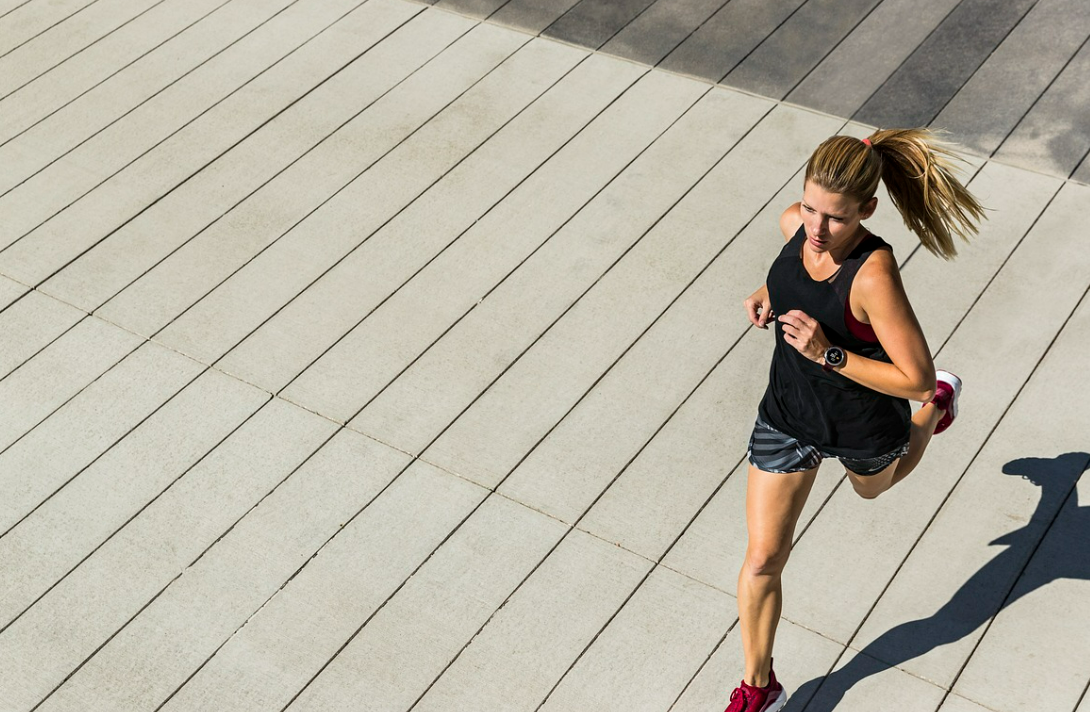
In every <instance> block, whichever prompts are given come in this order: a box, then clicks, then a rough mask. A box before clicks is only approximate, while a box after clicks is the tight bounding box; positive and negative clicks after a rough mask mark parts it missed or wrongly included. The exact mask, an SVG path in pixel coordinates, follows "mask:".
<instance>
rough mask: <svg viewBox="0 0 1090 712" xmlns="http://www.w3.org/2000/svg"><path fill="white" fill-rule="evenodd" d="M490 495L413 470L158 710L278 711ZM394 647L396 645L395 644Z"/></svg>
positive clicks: (419, 466)
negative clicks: (212, 707) (215, 707)
mask: <svg viewBox="0 0 1090 712" xmlns="http://www.w3.org/2000/svg"><path fill="white" fill-rule="evenodd" d="M487 494H488V493H487V492H486V491H485V490H483V489H481V488H479V487H477V486H476V485H473V484H470V483H469V482H466V481H465V480H462V479H459V478H457V477H453V476H451V475H448V474H446V473H443V472H441V471H440V470H437V469H435V468H432V467H430V466H428V465H426V464H423V463H419V462H417V463H414V464H413V465H412V466H411V467H410V468H409V469H408V470H406V471H405V473H404V474H402V475H401V476H400V477H398V478H397V479H396V480H394V482H393V484H392V485H391V486H390V487H389V489H387V490H386V491H385V492H384V493H383V494H382V495H381V496H380V497H379V498H378V499H376V500H375V501H374V502H373V503H372V504H371V505H370V506H369V507H368V508H367V509H366V510H364V512H363V514H361V515H360V516H359V517H357V518H356V519H354V520H353V521H352V522H350V523H348V524H346V526H345V527H344V528H343V529H341V531H340V533H339V534H338V535H337V536H336V537H334V539H333V540H332V541H330V542H329V544H327V545H326V546H325V547H323V549H322V551H321V553H320V554H319V555H318V556H317V557H316V558H314V559H312V560H311V561H310V562H309V563H308V564H307V566H305V567H304V568H303V569H302V571H300V572H299V574H298V575H296V576H295V577H294V578H292V579H291V581H290V582H288V583H287V584H286V585H285V586H284V587H283V588H282V589H281V590H280V591H279V592H278V593H277V594H276V595H275V596H274V597H273V598H272V599H271V600H270V601H269V602H268V603H267V604H265V605H264V606H263V607H262V608H261V610H260V611H258V612H256V613H255V614H254V615H253V616H252V617H251V618H250V619H249V620H248V621H247V623H246V625H245V626H244V627H243V628H242V629H241V630H239V631H238V632H237V633H235V634H234V635H233V636H232V637H231V639H230V640H228V641H227V642H226V643H225V644H224V645H223V646H222V647H221V648H219V649H218V650H217V651H216V654H215V655H214V656H213V657H212V658H211V659H210V660H209V661H208V662H207V663H206V664H205V665H204V666H203V667H201V669H200V670H199V671H198V672H197V673H196V674H195V675H194V676H193V677H192V678H191V679H190V680H188V681H187V682H186V684H185V685H184V686H183V687H182V688H181V689H180V690H178V692H177V693H176V694H175V695H174V696H173V697H171V698H170V700H169V701H167V703H166V704H165V705H163V707H162V709H163V710H165V711H169V712H178V711H179V710H205V709H208V706H209V705H218V704H223V705H226V706H227V707H228V708H230V709H232V710H238V711H239V712H243V711H244V710H255V711H256V710H268V709H271V708H274V707H275V708H283V707H284V706H286V705H287V704H288V703H290V702H291V701H292V699H293V698H294V697H295V696H296V695H297V693H298V692H299V691H300V690H302V689H303V688H304V687H305V686H306V685H307V684H308V683H309V682H310V681H311V680H312V679H313V678H314V677H315V675H317V674H318V673H319V672H320V671H321V670H322V669H323V668H325V667H326V665H327V663H329V661H330V660H331V659H333V658H334V656H335V655H336V654H337V653H338V651H340V650H341V648H342V647H343V646H344V645H345V643H346V642H348V641H349V640H350V639H351V638H352V636H353V634H354V633H355V632H356V631H358V630H359V629H360V627H361V626H363V625H364V624H365V623H366V622H367V621H368V620H371V619H372V618H373V616H374V615H375V613H376V611H379V610H381V609H382V608H383V606H384V605H386V604H387V603H386V602H387V601H388V600H390V597H391V596H393V595H394V594H395V593H397V592H398V591H399V590H403V589H402V587H403V585H404V584H405V581H406V580H407V579H409V577H410V576H412V574H413V573H414V572H415V571H417V570H418V569H419V568H420V566H421V564H422V563H423V562H424V561H426V560H427V559H428V557H429V556H431V554H432V553H433V552H434V551H435V549H436V548H437V547H438V546H439V545H440V544H442V543H443V541H444V540H446V539H447V537H448V536H449V535H450V533H451V531H453V530H454V529H456V528H457V527H458V525H459V524H460V523H461V522H462V521H463V520H464V519H465V518H466V517H467V516H468V515H469V514H470V513H471V512H472V511H473V510H474V509H475V508H476V507H477V505H479V504H480V503H481V502H482V501H483V500H484V499H485V497H486V496H487ZM391 642H394V641H391Z"/></svg>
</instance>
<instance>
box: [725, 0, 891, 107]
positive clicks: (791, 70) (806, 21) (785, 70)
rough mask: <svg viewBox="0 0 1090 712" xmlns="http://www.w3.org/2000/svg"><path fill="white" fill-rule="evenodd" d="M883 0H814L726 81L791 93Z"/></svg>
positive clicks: (773, 92) (774, 94)
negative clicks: (830, 49)
mask: <svg viewBox="0 0 1090 712" xmlns="http://www.w3.org/2000/svg"><path fill="white" fill-rule="evenodd" d="M880 1H881V0H809V1H808V2H806V3H804V4H803V5H802V6H801V7H800V8H799V9H798V12H795V13H794V14H792V15H791V16H790V17H789V18H787V19H786V20H785V21H784V22H783V24H782V25H780V26H779V27H777V28H776V30H775V31H774V32H773V33H772V34H770V35H769V36H768V37H766V38H765V39H764V40H763V41H762V42H761V44H760V45H758V46H757V47H756V48H755V49H754V50H753V52H752V53H751V54H749V55H748V56H747V57H746V58H745V59H744V60H742V62H741V63H740V64H739V65H738V66H737V67H735V68H734V69H733V70H732V71H731V72H730V74H728V75H726V76H725V77H723V79H722V80H721V81H722V83H723V84H726V85H727V86H732V87H738V88H740V89H745V90H746V91H751V92H754V93H756V94H761V95H763V96H770V97H774V98H776V99H781V98H783V97H785V96H787V95H788V94H789V93H790V91H791V90H792V89H793V88H795V86H797V85H798V83H799V82H801V81H802V80H803V78H804V77H806V75H808V74H809V73H810V72H811V71H812V70H813V68H814V67H816V66H817V65H818V64H819V63H820V62H821V60H822V59H824V58H825V55H827V54H828V53H829V48H830V47H832V46H835V45H837V44H838V43H839V42H840V41H841V40H842V39H843V38H844V37H846V36H847V35H848V33H850V32H851V31H852V30H853V29H855V27H856V26H857V25H858V24H859V23H860V22H862V21H863V19H864V18H866V17H867V15H868V14H869V13H870V12H871V11H872V10H873V9H874V8H875V6H876V5H878V3H879V2H880ZM837 113H838V114H839V113H841V112H837ZM868 123H873V122H868Z"/></svg>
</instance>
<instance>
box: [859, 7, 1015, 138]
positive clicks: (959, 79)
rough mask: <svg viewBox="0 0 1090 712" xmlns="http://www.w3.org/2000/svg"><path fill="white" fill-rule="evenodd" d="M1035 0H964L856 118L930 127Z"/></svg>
mask: <svg viewBox="0 0 1090 712" xmlns="http://www.w3.org/2000/svg"><path fill="white" fill-rule="evenodd" d="M1035 2H1036V0H1010V1H1009V2H1008V1H1004V2H996V0H964V1H963V2H962V3H960V4H959V5H958V6H957V7H956V8H955V9H954V10H953V11H952V12H951V13H950V14H949V15H948V16H947V17H946V19H945V20H943V22H942V23H941V24H940V25H939V26H938V27H937V28H935V31H934V32H932V33H931V35H930V36H929V37H928V38H927V40H925V41H924V42H923V44H921V45H920V46H919V47H918V48H916V51H915V52H913V53H912V56H910V57H909V58H908V59H907V60H905V63H904V64H902V65H901V67H900V68H899V69H898V70H897V71H896V72H895V73H894V74H893V75H892V76H891V77H890V78H889V79H888V80H887V81H886V83H885V84H883V85H882V87H881V88H880V89H878V91H876V92H875V93H874V94H873V95H871V97H870V98H869V99H867V101H866V103H865V104H863V106H862V107H861V108H860V109H859V111H857V112H856V113H855V114H854V116H853V117H852V118H854V119H857V120H859V121H862V122H864V123H868V124H871V125H873V126H879V127H882V128H900V127H912V126H927V125H928V124H930V123H931V122H932V120H934V118H935V117H936V116H937V115H938V114H939V112H940V111H941V110H942V108H943V107H944V106H945V105H946V103H947V102H948V101H950V99H951V98H953V96H954V95H955V94H957V92H958V90H960V89H961V87H962V86H963V85H964V84H965V82H966V81H968V80H969V77H970V76H972V74H973V72H975V71H976V70H977V69H978V68H979V67H980V65H981V64H983V63H984V61H985V60H986V59H987V58H988V57H989V56H990V55H991V54H992V52H993V51H994V50H995V48H996V47H997V46H999V44H1000V43H1001V42H1002V41H1003V40H1004V39H1005V38H1006V37H1007V34H1008V33H1009V32H1010V31H1011V30H1012V29H1013V28H1014V26H1015V25H1016V24H1018V22H1019V21H1020V20H1021V19H1022V16H1023V15H1025V14H1026V12H1027V11H1028V10H1029V9H1030V8H1031V7H1032V6H1033V5H1034V4H1035Z"/></svg>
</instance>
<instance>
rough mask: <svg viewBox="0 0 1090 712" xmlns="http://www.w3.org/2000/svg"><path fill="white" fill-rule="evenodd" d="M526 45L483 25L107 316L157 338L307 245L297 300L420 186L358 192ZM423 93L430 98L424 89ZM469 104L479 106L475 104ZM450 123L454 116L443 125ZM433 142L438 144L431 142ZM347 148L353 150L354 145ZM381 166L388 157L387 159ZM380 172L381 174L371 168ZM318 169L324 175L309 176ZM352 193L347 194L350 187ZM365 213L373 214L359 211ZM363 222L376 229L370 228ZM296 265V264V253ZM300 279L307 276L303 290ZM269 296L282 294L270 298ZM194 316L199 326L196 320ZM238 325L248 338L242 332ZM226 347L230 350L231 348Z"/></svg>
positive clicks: (429, 175)
mask: <svg viewBox="0 0 1090 712" xmlns="http://www.w3.org/2000/svg"><path fill="white" fill-rule="evenodd" d="M524 42H525V38H524V37H521V36H517V35H515V34H514V33H511V32H509V31H507V30H501V29H497V28H492V27H490V26H487V25H481V26H479V27H478V28H477V29H475V30H474V31H473V32H470V33H469V34H467V35H465V36H464V37H462V38H461V39H460V40H459V41H458V42H456V43H455V44H454V46H453V47H452V48H451V50H450V54H449V55H448V56H447V61H444V62H441V63H435V64H431V65H428V67H426V70H427V69H431V71H424V72H417V73H416V74H413V75H412V78H411V83H410V82H405V83H403V84H401V85H400V87H399V88H400V89H401V90H402V91H400V92H391V93H389V94H387V95H385V96H384V97H383V98H382V100H381V101H380V102H378V103H377V104H376V105H375V107H372V110H378V109H380V108H381V110H380V111H376V115H375V116H374V118H373V119H368V118H367V116H369V115H370V114H371V111H369V112H368V114H366V115H364V118H363V120H362V121H360V122H359V123H358V124H356V123H355V122H354V123H353V124H350V126H351V127H352V128H351V130H349V131H347V132H346V133H345V134H344V135H343V137H340V136H338V138H339V139H340V140H338V141H336V142H335V143H333V142H331V143H329V144H327V145H323V146H322V150H321V151H320V152H319V153H313V152H312V153H310V154H307V160H305V161H303V162H300V163H298V164H296V166H295V170H294V171H288V172H285V173H282V174H280V175H279V176H277V179H276V180H274V181H273V182H272V183H270V184H269V185H267V186H265V187H264V188H263V190H262V191H261V192H259V193H258V194H257V195H256V196H255V197H254V198H252V199H250V200H248V201H247V202H246V203H243V206H242V209H241V210H239V209H236V210H233V211H232V212H231V213H229V214H228V216H227V219H226V220H223V221H220V222H218V223H217V224H216V225H215V228H214V231H212V232H206V233H204V234H202V235H200V236H199V239H198V240H195V241H193V242H190V243H189V244H187V245H186V247H185V248H184V249H183V250H181V251H179V252H177V253H175V254H173V255H171V257H170V258H169V259H167V260H165V261H163V262H162V263H160V264H158V265H156V267H155V268H154V269H152V270H151V271H149V272H148V273H147V274H146V275H144V276H143V277H141V278H140V280H138V281H137V282H135V283H134V284H133V285H132V286H130V287H128V288H127V289H126V290H125V291H123V292H121V293H120V294H119V295H118V296H117V297H115V298H114V299H113V300H111V301H110V302H108V303H107V304H106V305H105V306H104V307H103V308H102V311H103V312H104V313H108V314H111V315H113V317H112V318H114V319H117V320H119V321H121V322H122V323H126V324H128V325H130V326H131V327H132V328H134V329H136V330H138V331H140V332H143V333H148V334H152V333H156V332H158V331H159V330H160V329H162V328H163V327H165V326H167V325H168V324H170V322H171V321H172V320H173V319H174V318H175V317H177V316H178V315H179V314H181V313H183V312H186V311H187V309H189V308H190V307H191V306H192V305H193V304H195V303H197V302H198V301H200V300H201V299H202V298H203V297H205V295H207V294H209V293H212V294H214V295H215V299H213V300H212V301H211V302H209V304H215V305H219V304H222V303H223V301H222V300H223V299H224V298H226V295H228V294H233V292H232V291H231V290H233V289H235V288H236V287H235V285H236V284H240V283H241V282H242V281H243V280H246V279H252V278H250V277H248V275H250V274H252V273H254V272H255V270H257V269H258V268H259V267H261V266H262V265H264V264H266V263H271V264H274V265H275V264H277V262H275V260H281V261H282V260H283V259H284V257H285V255H288V253H289V252H290V249H291V248H292V247H293V246H294V245H301V247H296V248H295V249H304V250H314V251H315V252H316V254H313V255H312V256H311V258H310V261H311V263H312V265H311V267H310V269H309V270H307V271H306V272H304V273H302V274H300V275H297V276H296V279H295V280H294V281H293V282H291V283H289V284H291V285H297V286H296V287H295V288H294V289H292V290H291V293H290V294H288V296H287V297H286V298H287V299H290V298H291V297H292V296H295V294H297V293H298V292H299V291H301V290H302V289H303V288H304V287H305V286H306V285H307V284H308V283H309V282H310V281H312V280H313V279H314V278H315V277H317V276H319V275H320V274H321V273H322V271H323V269H325V268H327V267H328V266H329V264H330V263H333V262H336V260H337V259H338V258H339V257H341V256H343V254H344V253H346V252H348V251H350V250H351V249H352V248H353V247H355V246H357V245H358V244H359V243H360V242H361V241H363V240H364V239H366V238H367V237H368V236H369V235H370V233H371V232H372V231H373V230H375V229H377V228H378V227H379V226H381V225H382V224H383V223H384V222H385V221H386V220H388V219H389V218H390V217H391V216H392V214H394V213H396V212H397V210H398V208H400V207H403V205H404V203H403V202H402V201H404V200H405V199H406V198H408V199H411V198H412V197H415V194H413V193H409V194H408V195H406V191H411V190H412V188H413V187H415V186H416V184H415V183H410V184H409V185H407V186H405V187H404V188H403V189H402V191H401V192H396V191H395V192H393V194H392V195H389V197H388V198H387V201H386V203H379V202H375V203H372V202H371V201H366V202H362V203H361V201H360V200H359V197H360V196H361V195H364V194H368V191H372V190H376V189H377V188H376V186H377V185H380V184H381V183H382V181H384V180H389V179H390V178H391V173H392V172H393V171H394V170H395V168H397V167H399V165H400V164H398V162H397V160H396V157H398V156H403V155H406V153H407V152H408V151H409V150H411V148H412V146H414V145H421V143H420V142H421V141H422V140H424V138H426V137H428V135H429V134H433V133H434V131H430V132H428V133H426V134H424V135H423V137H421V135H420V134H419V133H418V132H419V130H420V127H421V126H422V125H426V124H427V122H428V121H430V120H431V119H432V118H433V117H434V116H435V115H436V114H437V113H439V112H442V111H443V110H444V109H445V108H446V107H447V105H448V104H449V103H450V102H452V101H455V100H456V99H457V98H459V97H460V96H461V95H462V94H463V93H464V92H466V91H467V90H469V89H470V88H472V87H473V86H475V85H476V84H477V82H479V81H480V80H481V78H482V76H484V75H487V74H488V73H489V72H490V71H492V70H493V69H494V68H495V67H496V66H497V65H499V64H500V63H501V62H503V61H504V60H505V59H506V58H508V57H509V56H510V55H511V53H513V52H515V51H516V50H517V49H518V47H520V46H521V45H522V44H523V43H524ZM425 87H427V88H428V89H430V90H431V91H425V90H424V88H425ZM477 94H478V95H479V94H480V92H478V93H477ZM466 106H468V107H472V106H473V104H471V103H470V104H466ZM478 110H480V107H478ZM448 116H453V117H455V118H457V117H458V116H460V113H459V111H458V110H451V111H450V112H449V114H448ZM449 121H450V119H449V118H448V119H446V120H445V121H444V123H445V122H449ZM440 125H441V124H440ZM414 135H415V136H417V137H418V138H417V139H416V141H415V142H414V143H413V144H410V145H409V147H408V148H405V149H402V150H401V152H400V153H396V154H395V153H392V152H393V151H396V150H397V149H398V147H399V146H401V145H402V143H403V142H404V141H405V140H406V138H407V137H409V136H414ZM431 138H432V140H434V136H432V137H431ZM346 144H348V145H351V144H354V145H353V146H352V148H349V147H348V145H346ZM338 147H344V149H347V150H343V151H342V154H343V156H344V158H345V159H346V160H343V161H338V166H339V169H338V170H336V171H335V172H333V173H332V174H331V173H330V171H329V170H328V168H325V167H324V165H323V164H325V163H328V162H329V161H330V160H332V158H333V156H335V155H337V154H336V153H334V152H333V151H334V150H335V149H336V148H338ZM462 155H464V154H461V153H459V154H458V155H457V156H456V157H454V158H450V157H447V156H446V155H445V154H441V155H438V156H436V157H435V158H434V160H435V161H437V162H439V161H441V160H443V159H444V158H445V159H446V160H447V161H449V162H453V161H456V160H457V159H458V158H461V157H462ZM390 156H395V158H390ZM383 159H386V160H385V161H384V162H383ZM449 162H448V163H446V164H445V165H440V166H437V167H432V168H431V170H428V171H426V172H425V173H424V174H423V175H421V174H420V173H415V174H412V173H411V174H410V175H409V176H404V177H403V178H402V180H403V181H408V180H409V179H410V178H411V177H415V178H416V181H417V183H423V186H420V188H419V190H423V189H424V188H426V187H427V185H428V184H429V183H430V182H431V181H433V180H435V179H436V178H437V177H439V175H441V174H442V172H443V167H447V168H449V165H450V164H449ZM376 167H377V170H373V169H375V168H376ZM312 172H313V173H317V174H318V175H317V176H314V177H313V178H311V175H310V174H312ZM436 172H438V175H436ZM322 174H325V176H327V178H326V179H325V180H322V179H321V178H318V176H321V175H322ZM308 178H309V179H310V180H307V179H308ZM300 180H303V181H305V182H306V183H307V184H308V186H309V189H308V190H306V191H301V190H299V187H298V186H299V181H300ZM346 186H350V187H348V188H347V189H346ZM367 210H370V211H371V212H370V213H368V212H362V211H367ZM365 219H367V220H369V222H363V221H364V220H365ZM346 225H352V226H353V228H352V229H346ZM365 228H366V229H365ZM285 235H286V237H285ZM316 236H321V238H326V239H328V238H334V237H335V238H336V239H335V240H332V239H331V240H329V244H326V245H324V246H321V245H309V244H307V243H308V242H313V241H315V240H318V239H320V238H319V237H316ZM278 242H282V244H280V246H279V247H277V248H276V249H275V250H273V251H272V252H271V253H269V252H266V250H267V248H268V247H269V246H270V245H271V244H277V243H278ZM256 255H263V256H262V257H261V259H260V261H258V262H256V264H253V266H250V263H251V261H252V260H253V259H254V258H255V256H256ZM290 259H292V260H294V259H296V258H295V256H294V255H291V256H290ZM244 267H245V268H247V269H245V270H243V271H242V272H241V274H240V275H239V276H237V277H236V278H235V279H234V280H233V281H230V282H227V284H228V286H226V287H223V288H222V289H220V290H219V291H218V292H217V291H216V290H217V285H219V284H221V283H222V282H224V281H225V280H228V279H229V278H231V277H232V276H233V275H234V273H235V272H236V271H238V270H240V268H244ZM300 277H306V279H305V280H302V283H301V284H299V282H300V281H301V280H300ZM272 296H275V295H269V297H272ZM149 298H151V299H153V300H154V304H155V307H154V308H149V307H148V304H147V302H148V300H149ZM250 301H251V302H253V303H252V304H251V305H250V307H249V308H250V310H251V311H252V310H254V309H259V308H260V307H261V306H262V304H263V302H262V301H258V299H257V295H255V296H254V298H252V299H251V300H250ZM276 306H280V305H276ZM208 308H209V305H204V306H201V307H200V309H201V310H206V309H208ZM275 308H276V307H272V308H271V309H270V310H269V311H275ZM260 316H261V318H259V319H258V321H257V322H256V323H252V324H249V326H248V328H246V327H247V324H246V323H243V324H241V325H239V326H236V327H235V329H234V333H235V334H237V336H236V338H235V340H236V341H237V340H241V338H243V337H244V336H246V335H247V334H248V332H249V331H250V330H252V329H253V328H254V327H256V326H258V325H260V323H261V321H262V320H263V318H265V317H267V316H269V312H266V313H264V314H261V315H260ZM187 318H188V319H190V320H192V319H193V318H195V317H194V316H187ZM244 318H248V319H249V320H250V321H252V320H253V318H254V317H253V316H250V315H249V313H248V312H246V313H243V314H240V315H239V316H238V317H236V319H235V320H236V321H238V320H240V319H244ZM175 328H178V327H175ZM240 328H241V329H242V331H241V333H237V332H238V331H239V329H240ZM223 336H228V334H226V333H224V334H223V335H222V336H221V339H222V337H223ZM227 345H228V346H233V345H234V341H231V342H229V343H228V344H227ZM221 348H222V347H221ZM204 351H207V348H206V349H204ZM219 355H221V354H220V353H216V354H215V356H214V357H210V359H209V360H212V359H214V358H218V356H219Z"/></svg>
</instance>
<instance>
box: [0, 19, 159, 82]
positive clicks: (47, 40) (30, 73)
mask: <svg viewBox="0 0 1090 712" xmlns="http://www.w3.org/2000/svg"><path fill="white" fill-rule="evenodd" d="M161 1H162V0H106V1H105V2H97V3H94V4H93V5H92V6H91V7H89V8H87V10H85V11H84V12H81V13H79V14H77V15H75V16H73V17H71V18H69V19H68V21H66V22H62V23H60V24H58V25H56V26H55V27H53V28H52V29H51V30H48V31H46V32H44V33H42V34H40V35H38V36H37V37H36V38H34V39H33V40H31V41H30V42H27V43H26V44H24V45H23V46H22V47H20V48H19V49H17V50H15V51H14V52H11V53H9V54H7V55H5V56H3V57H0V76H2V77H3V79H0V100H2V99H4V98H5V97H7V96H9V95H11V94H12V93H13V92H15V91H17V90H18V89H19V88H20V87H23V86H25V85H27V84H28V83H30V82H32V81H34V79H35V78H37V77H39V76H41V75H42V74H45V73H46V72H48V71H49V70H50V69H52V68H54V67H56V66H57V65H59V64H61V63H63V62H64V61H65V60H67V59H68V58H69V57H72V56H74V55H76V54H78V53H79V52H80V51H82V50H84V49H86V48H87V47H89V46H91V45H93V44H94V43H95V42H98V41H99V40H100V39H101V38H102V37H103V36H106V35H108V34H109V33H111V32H113V31H114V30H116V29H117V28H119V27H122V26H124V25H125V24H126V23H128V22H131V21H132V20H133V19H134V18H136V17H139V16H140V15H141V14H142V13H144V12H147V11H148V10H149V9H151V8H153V7H154V6H156V5H158V4H160V3H161Z"/></svg>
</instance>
